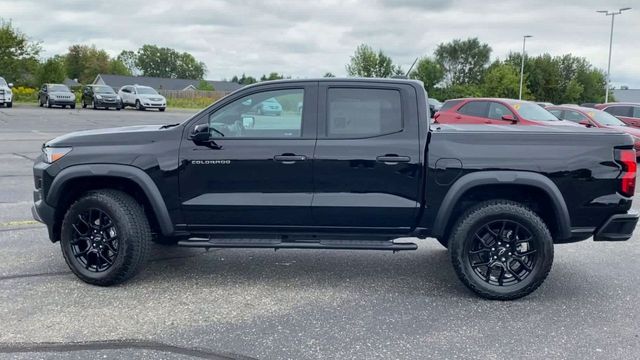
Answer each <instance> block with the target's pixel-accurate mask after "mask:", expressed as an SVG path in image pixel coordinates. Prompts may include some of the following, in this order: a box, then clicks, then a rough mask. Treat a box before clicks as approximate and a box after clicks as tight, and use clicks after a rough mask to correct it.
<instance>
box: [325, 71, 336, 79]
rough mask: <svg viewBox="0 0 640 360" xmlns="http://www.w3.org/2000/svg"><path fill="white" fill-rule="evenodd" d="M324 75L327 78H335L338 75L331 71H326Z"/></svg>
mask: <svg viewBox="0 0 640 360" xmlns="http://www.w3.org/2000/svg"><path fill="white" fill-rule="evenodd" d="M322 77H326V78H334V77H336V76H335V75H333V73H331V72H326V73H324V75H323V76H322Z"/></svg>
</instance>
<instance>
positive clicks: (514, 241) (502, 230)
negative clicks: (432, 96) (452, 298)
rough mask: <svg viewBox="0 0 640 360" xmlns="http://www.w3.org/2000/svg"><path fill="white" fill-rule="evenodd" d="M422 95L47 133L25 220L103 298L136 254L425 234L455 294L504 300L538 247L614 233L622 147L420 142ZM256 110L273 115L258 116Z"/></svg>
mask: <svg viewBox="0 0 640 360" xmlns="http://www.w3.org/2000/svg"><path fill="white" fill-rule="evenodd" d="M425 95H426V94H425V91H424V89H423V86H422V83H420V82H418V81H414V80H399V79H387V80H384V79H333V78H326V79H318V80H287V81H273V82H264V83H260V84H256V85H251V86H247V87H245V88H242V89H241V90H238V91H236V92H234V93H233V94H231V95H228V96H226V97H224V98H223V99H221V100H219V101H218V102H216V103H214V104H213V105H211V106H210V107H208V108H207V109H204V110H203V111H201V112H199V113H198V114H196V115H194V116H193V117H191V118H190V119H188V120H186V121H185V122H183V123H181V124H170V125H162V126H161V125H155V126H132V127H123V128H116V129H105V130H92V131H85V132H78V133H72V134H68V135H64V136H61V137H59V138H56V139H53V140H51V141H48V142H47V143H45V144H44V146H43V148H42V155H41V156H40V157H38V159H37V160H36V162H35V165H34V177H35V187H36V190H35V191H34V202H35V204H34V207H33V214H34V217H35V218H36V219H37V220H40V221H42V222H44V223H45V224H46V225H47V228H48V231H49V237H50V239H51V240H52V241H60V242H61V247H62V253H63V255H64V257H65V259H66V261H67V264H68V265H69V267H70V268H71V270H72V271H73V272H74V273H75V274H76V275H77V276H78V277H79V278H80V279H82V280H84V281H86V282H88V283H91V284H96V285H103V286H104V285H111V284H115V283H119V282H122V281H124V280H126V279H128V278H130V277H131V276H133V275H134V274H135V273H136V272H138V271H139V270H140V269H142V268H143V266H144V262H145V259H146V258H147V255H148V253H149V246H150V245H149V244H150V242H151V241H156V242H162V243H173V244H177V245H180V246H188V247H205V248H275V249H282V248H298V249H356V250H359V249H362V250H389V251H393V252H396V251H402V250H415V249H416V248H417V244H415V243H413V242H408V241H406V240H405V241H401V242H397V241H395V239H398V238H406V237H415V238H418V239H424V238H427V237H431V238H435V239H437V240H438V241H439V242H440V243H441V244H442V245H443V246H445V247H447V248H448V249H449V252H450V254H451V261H452V264H453V268H454V269H455V271H456V273H457V274H458V276H459V278H460V279H461V280H462V282H463V283H464V284H465V285H467V286H468V287H469V288H470V289H471V290H473V291H474V292H476V293H477V294H479V295H480V296H483V297H486V298H490V299H515V298H518V297H522V296H525V295H527V294H529V293H531V292H532V291H534V290H535V289H536V288H537V287H538V286H539V285H540V284H541V283H542V282H543V281H544V279H545V278H546V276H547V274H548V273H549V271H550V270H551V264H552V262H553V251H554V244H557V243H569V242H575V241H581V240H585V239H588V238H590V237H593V239H594V240H596V241H622V240H626V239H629V238H630V237H631V235H632V232H633V230H634V228H635V225H636V223H637V221H638V214H637V213H635V212H633V211H631V201H632V199H633V195H634V193H635V181H636V155H635V151H634V149H633V140H632V138H631V136H629V135H627V134H623V133H620V132H616V131H605V130H602V131H593V130H592V129H587V128H582V127H571V128H569V127H553V126H544V127H539V126H512V127H504V126H493V125H456V126H446V125H438V126H434V127H432V128H430V127H429V118H428V110H427V106H428V105H427V98H426V96H425ZM274 101H277V102H278V103H279V104H281V106H282V111H281V113H280V114H278V115H276V116H265V115H261V114H259V113H260V109H261V107H262V106H263V104H264V103H265V102H270V103H272V102H274ZM300 104H302V106H300ZM621 266H624V264H621ZM381 276H383V275H381Z"/></svg>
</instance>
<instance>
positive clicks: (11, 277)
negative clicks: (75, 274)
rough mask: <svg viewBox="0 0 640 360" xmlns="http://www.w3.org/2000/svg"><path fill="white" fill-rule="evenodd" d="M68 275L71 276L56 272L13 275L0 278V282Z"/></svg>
mask: <svg viewBox="0 0 640 360" xmlns="http://www.w3.org/2000/svg"><path fill="white" fill-rule="evenodd" d="M68 274H71V272H69V271H56V272H47V273H36V274H14V275H6V276H0V281H4V280H14V279H25V278H32V277H44V276H60V275H68Z"/></svg>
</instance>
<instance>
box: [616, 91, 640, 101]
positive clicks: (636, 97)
mask: <svg viewBox="0 0 640 360" xmlns="http://www.w3.org/2000/svg"><path fill="white" fill-rule="evenodd" d="M612 92H613V98H614V99H615V100H616V101H617V102H630V103H640V89H626V88H625V89H614V90H612Z"/></svg>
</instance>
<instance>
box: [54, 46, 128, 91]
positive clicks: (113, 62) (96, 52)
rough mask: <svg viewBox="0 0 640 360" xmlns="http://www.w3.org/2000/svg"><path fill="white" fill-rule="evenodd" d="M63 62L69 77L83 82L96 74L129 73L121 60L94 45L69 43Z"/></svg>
mask: <svg viewBox="0 0 640 360" xmlns="http://www.w3.org/2000/svg"><path fill="white" fill-rule="evenodd" d="M64 64H65V68H66V74H67V76H68V77H69V78H70V79H78V81H79V82H81V83H85V84H86V83H90V82H92V81H93V80H94V79H95V78H96V76H98V74H116V75H131V71H129V69H128V68H127V66H125V64H124V63H123V62H122V61H120V60H118V59H112V58H111V57H110V56H109V54H107V52H106V51H105V50H102V49H97V48H96V47H95V45H92V46H87V45H71V46H70V47H69V52H68V53H67V54H66V55H65V56H64Z"/></svg>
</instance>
